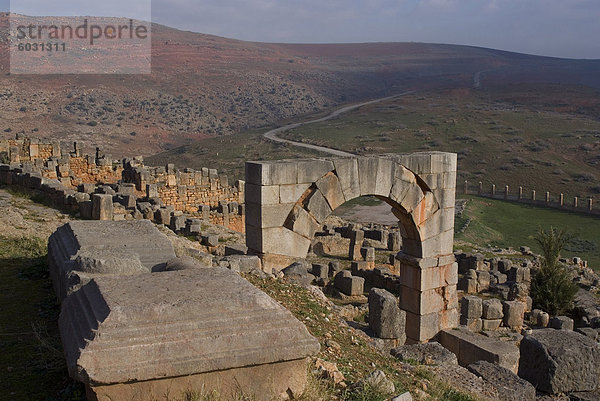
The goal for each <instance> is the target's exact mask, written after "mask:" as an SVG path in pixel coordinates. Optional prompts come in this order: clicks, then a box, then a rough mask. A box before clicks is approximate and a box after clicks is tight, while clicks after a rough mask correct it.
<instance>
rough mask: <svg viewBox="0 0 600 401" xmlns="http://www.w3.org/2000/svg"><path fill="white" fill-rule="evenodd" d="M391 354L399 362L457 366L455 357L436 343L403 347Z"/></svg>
mask: <svg viewBox="0 0 600 401" xmlns="http://www.w3.org/2000/svg"><path fill="white" fill-rule="evenodd" d="M391 354H392V355H393V356H395V357H396V358H398V359H399V360H401V361H406V362H410V361H412V362H417V363H421V364H423V365H432V364H436V365H458V360H457V359H456V355H454V354H453V353H452V352H450V351H448V350H447V349H446V348H444V347H443V346H442V345H441V344H440V343H438V342H430V343H426V344H412V345H404V346H402V347H397V348H394V349H392V350H391Z"/></svg>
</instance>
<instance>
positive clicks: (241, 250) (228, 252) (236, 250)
mask: <svg viewBox="0 0 600 401" xmlns="http://www.w3.org/2000/svg"><path fill="white" fill-rule="evenodd" d="M247 253H248V247H247V246H246V245H244V244H229V245H226V246H225V256H232V255H246V254H247Z"/></svg>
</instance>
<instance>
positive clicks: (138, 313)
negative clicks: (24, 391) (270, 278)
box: [59, 268, 319, 385]
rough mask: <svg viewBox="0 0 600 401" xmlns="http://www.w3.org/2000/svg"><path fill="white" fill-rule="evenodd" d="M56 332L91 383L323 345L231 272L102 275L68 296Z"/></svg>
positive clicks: (272, 359)
mask: <svg viewBox="0 0 600 401" xmlns="http://www.w3.org/2000/svg"><path fill="white" fill-rule="evenodd" d="M59 327H60V332H61V338H62V342H63V347H64V350H65V354H66V359H67V366H68V369H69V373H70V375H71V376H72V377H73V378H75V379H76V380H79V381H82V382H84V383H86V384H89V385H108V384H117V383H129V382H139V381H147V380H157V379H164V378H170V377H179V376H189V375H195V374H200V373H206V372H213V371H222V370H227V369H234V368H241V367H246V366H256V365H263V364H271V363H277V362H283V361H291V360H298V359H303V358H306V357H308V356H311V355H314V354H315V353H317V352H318V351H319V342H318V341H317V340H316V339H315V338H314V337H312V336H311V335H310V334H309V333H308V330H307V329H306V327H305V326H304V325H303V324H302V323H300V322H299V321H298V320H297V319H295V318H294V317H293V316H292V314H291V313H290V312H289V311H288V310H286V309H285V308H283V307H282V306H281V305H279V304H278V303H277V302H276V301H274V300H273V299H271V298H270V297H268V296H267V295H266V294H265V293H263V292H262V291H260V290H258V289H257V288H255V287H254V286H252V285H251V284H250V283H249V282H247V281H246V280H244V279H243V278H241V277H240V276H238V275H237V274H235V273H233V272H231V271H230V270H229V269H223V268H214V269H213V268H211V269H198V270H182V271H169V272H161V273H152V274H144V275H139V276H131V277H99V278H96V279H94V280H93V281H91V282H89V283H88V284H87V285H85V286H84V287H82V288H81V289H80V290H79V291H77V292H75V293H73V294H72V295H70V296H69V297H67V298H66V299H65V300H64V302H63V305H62V311H61V315H60V319H59Z"/></svg>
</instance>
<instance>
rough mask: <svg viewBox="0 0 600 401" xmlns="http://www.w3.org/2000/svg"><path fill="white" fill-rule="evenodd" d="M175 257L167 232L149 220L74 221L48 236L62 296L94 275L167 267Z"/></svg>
mask: <svg viewBox="0 0 600 401" xmlns="http://www.w3.org/2000/svg"><path fill="white" fill-rule="evenodd" d="M173 258H175V251H174V250H173V246H172V245H171V242H170V241H169V239H168V238H167V236H166V235H164V234H162V233H161V232H160V231H158V229H157V228H156V227H155V226H154V224H152V223H151V222H150V221H147V220H136V221H71V222H69V223H67V224H65V225H64V226H62V227H59V228H58V229H57V230H56V231H55V232H54V233H53V234H52V235H51V236H50V239H49V240H48V265H49V268H50V276H51V277H52V281H53V284H54V289H55V291H56V295H57V297H58V298H59V299H60V300H62V299H64V298H65V297H66V296H67V295H69V294H71V293H72V292H74V291H76V290H77V289H78V288H80V287H81V286H82V285H84V284H86V283H87V282H89V281H90V280H91V279H92V278H94V277H97V276H103V275H135V274H142V273H149V272H151V271H160V270H164V268H165V266H166V263H167V262H168V261H169V260H171V259H173Z"/></svg>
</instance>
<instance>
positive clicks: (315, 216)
mask: <svg viewBox="0 0 600 401" xmlns="http://www.w3.org/2000/svg"><path fill="white" fill-rule="evenodd" d="M455 187H456V155H455V154H451V153H442V152H427V153H414V154H407V155H397V154H390V155H381V156H369V157H355V158H354V157H353V158H342V157H338V158H328V159H297V160H281V161H269V162H247V163H246V188H245V193H246V243H247V245H248V248H249V250H250V251H251V252H253V253H256V254H258V255H260V256H261V258H262V259H263V263H264V265H265V266H266V267H267V268H275V269H278V270H280V269H281V268H284V267H286V266H287V265H288V264H289V263H291V262H292V261H293V260H295V259H298V258H304V257H306V254H307V252H308V249H309V247H310V244H311V241H312V239H313V237H314V235H315V233H316V232H317V231H318V230H319V229H320V227H321V226H322V224H323V222H324V221H325V219H326V218H327V216H329V215H330V214H331V213H332V212H333V211H334V210H335V209H336V208H337V207H339V206H341V205H342V204H344V203H346V202H347V201H349V200H352V199H355V198H357V197H360V196H366V195H371V196H376V197H378V198H379V199H382V200H384V201H385V202H387V203H388V204H389V205H390V206H391V207H392V211H393V212H394V214H395V216H396V217H397V218H398V219H399V222H400V223H401V224H400V227H401V232H402V237H403V248H402V252H400V253H399V254H398V255H397V256H396V258H397V260H398V261H399V263H400V281H401V294H400V298H401V307H402V308H403V309H405V310H406V311H407V336H408V338H409V339H412V340H414V341H425V340H429V339H431V338H432V337H433V336H435V335H436V334H437V333H438V331H439V330H440V329H442V328H447V327H454V326H456V324H457V321H458V313H457V310H456V309H457V298H456V282H457V280H458V272H457V266H456V264H455V263H454V256H453V250H452V243H453V238H454V197H455Z"/></svg>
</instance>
